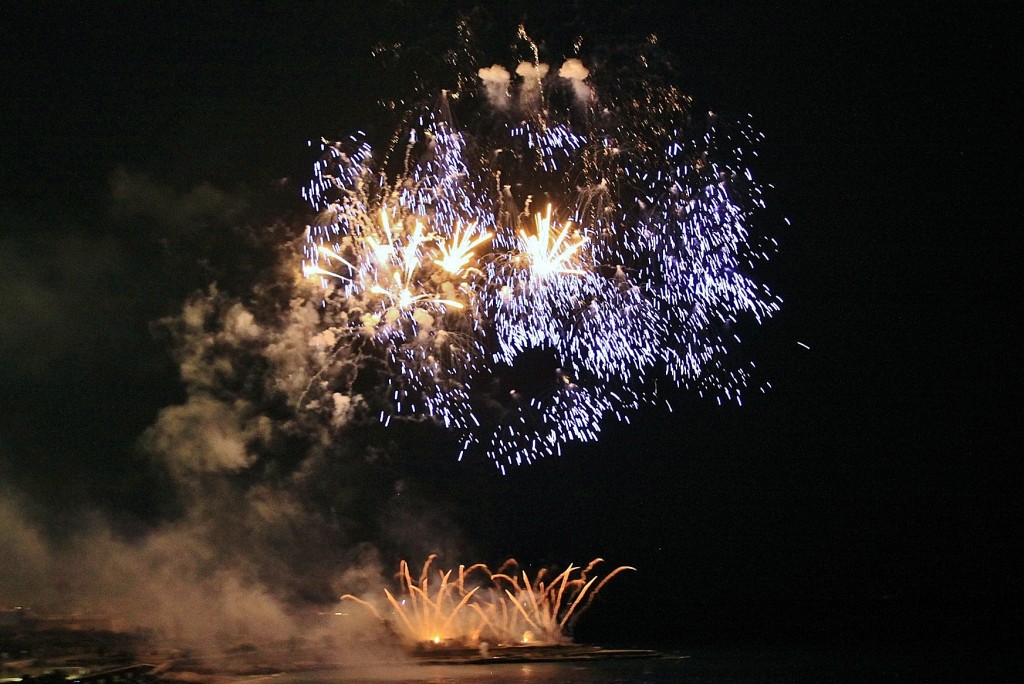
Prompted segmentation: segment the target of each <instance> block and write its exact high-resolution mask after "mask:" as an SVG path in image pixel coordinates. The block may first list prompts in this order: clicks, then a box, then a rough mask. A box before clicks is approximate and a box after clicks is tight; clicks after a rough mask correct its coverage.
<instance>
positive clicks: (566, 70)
mask: <svg viewBox="0 0 1024 684" xmlns="http://www.w3.org/2000/svg"><path fill="white" fill-rule="evenodd" d="M558 75H559V76H560V77H561V78H564V79H566V80H568V81H569V85H571V86H572V91H573V94H574V95H575V96H576V101H577V102H579V103H580V104H581V105H587V104H590V102H592V101H593V99H594V89H593V88H591V87H590V85H589V84H588V83H586V80H587V78H589V77H590V70H589V69H587V68H586V67H585V66H583V62H581V61H580V60H578V59H576V58H575V57H572V58H569V59H567V60H565V64H563V65H562V66H561V67H560V68H559V69H558Z"/></svg>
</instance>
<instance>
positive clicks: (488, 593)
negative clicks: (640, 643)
mask: <svg viewBox="0 0 1024 684" xmlns="http://www.w3.org/2000/svg"><path fill="white" fill-rule="evenodd" d="M435 558H436V556H430V558H428V559H427V561H426V562H425V563H424V564H423V569H422V570H421V572H420V574H419V576H418V578H416V579H414V578H413V575H412V573H411V571H410V569H409V564H408V563H406V562H405V561H402V562H401V564H400V567H399V571H398V582H399V590H398V592H397V593H394V594H393V593H391V592H390V591H388V590H387V589H385V590H384V595H385V597H386V599H387V604H386V605H381V603H380V602H375V601H372V600H369V599H366V598H360V597H357V596H353V595H351V594H346V595H344V596H342V597H341V598H342V600H349V601H354V602H356V603H358V604H360V605H362V606H364V607H365V608H366V609H367V610H369V611H370V612H372V613H373V614H374V615H375V616H376V617H377V618H378V619H380V620H381V621H382V622H384V623H385V624H386V625H387V626H388V627H389V629H390V630H391V631H393V632H394V633H395V634H397V635H398V636H399V638H400V639H401V640H402V641H403V642H404V643H405V644H407V645H409V646H417V645H431V644H432V645H439V646H440V645H444V646H470V647H476V646H478V645H480V644H491V645H495V646H511V645H528V644H529V645H548V646H550V645H558V644H568V643H571V641H572V639H571V631H572V627H573V625H574V624H575V622H576V620H577V619H579V617H580V615H581V614H582V613H583V612H584V611H585V610H586V609H587V607H588V606H589V605H590V603H591V601H593V600H594V597H596V596H597V594H598V593H599V592H600V591H601V589H602V588H603V587H604V585H605V584H607V582H608V581H609V580H610V579H612V578H613V577H615V576H616V575H618V574H619V573H621V572H625V571H628V570H633V568H631V567H629V566H619V567H617V568H615V569H614V570H612V571H611V572H610V573H608V574H607V575H605V576H603V577H599V576H597V575H595V574H594V572H595V570H596V568H597V566H598V565H599V564H600V563H602V560H601V559H600V558H597V559H595V560H593V561H591V562H590V563H589V564H587V566H586V567H583V568H581V567H577V566H574V565H571V564H570V565H569V567H567V568H566V569H565V570H563V571H562V572H560V573H558V574H557V575H553V576H549V572H548V571H547V570H543V569H542V570H540V571H538V572H537V573H536V575H534V577H533V578H532V579H531V578H530V576H529V574H528V573H527V572H526V571H525V570H520V569H519V567H518V563H516V561H515V560H512V559H509V560H507V561H505V563H503V564H502V565H501V567H499V568H498V570H497V571H496V572H492V571H491V570H490V568H488V567H487V566H486V565H484V564H483V563H477V564H476V565H471V566H469V567H468V568H467V567H466V566H464V565H460V566H459V567H458V569H457V570H455V569H448V570H441V569H436V568H434V567H433V562H434V560H435Z"/></svg>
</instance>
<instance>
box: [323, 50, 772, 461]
mask: <svg viewBox="0 0 1024 684" xmlns="http://www.w3.org/2000/svg"><path fill="white" fill-rule="evenodd" d="M519 37H520V39H521V40H526V41H528V40H529V39H528V37H527V36H526V34H525V32H524V31H522V30H521V31H520V36H519ZM530 45H531V46H532V48H533V50H532V52H533V54H534V55H535V59H534V60H533V62H524V63H521V64H519V65H518V66H517V67H516V68H514V69H512V70H509V69H506V68H505V67H502V66H498V65H495V66H493V67H489V68H486V69H480V70H479V71H477V72H475V73H466V74H458V76H459V78H458V83H460V84H463V85H462V86H460V87H459V89H456V90H449V91H445V92H444V93H443V94H442V96H441V97H440V98H437V97H436V95H434V96H433V97H430V98H429V103H426V100H425V101H424V102H425V103H424V104H422V105H419V106H415V107H414V108H413V109H412V110H411V111H409V112H408V114H409V115H408V117H407V118H406V119H405V121H407V122H413V123H411V124H409V123H407V124H404V127H403V128H402V129H400V130H399V131H398V133H397V134H396V136H395V138H394V140H395V141H396V142H395V143H394V144H393V147H392V150H391V151H390V152H389V153H387V154H384V155H383V157H382V158H381V157H378V158H377V159H374V156H373V153H372V150H371V148H370V146H369V144H367V143H366V142H364V141H362V140H361V139H359V138H351V139H349V140H348V141H344V142H339V143H327V142H325V143H324V145H323V147H322V149H323V153H324V154H323V157H322V158H321V160H320V161H319V162H318V163H317V164H316V166H315V167H314V178H313V180H312V181H311V183H310V185H309V187H308V188H307V189H306V191H305V193H304V194H305V196H306V198H307V199H308V200H309V201H310V202H311V203H312V205H313V206H314V208H315V209H316V210H317V211H318V212H319V213H318V216H317V220H316V221H315V222H314V223H313V225H311V226H309V229H308V234H307V245H306V249H305V263H304V266H303V272H304V274H305V275H306V276H308V277H315V278H320V279H321V282H322V284H323V286H324V288H325V289H324V307H323V311H322V316H323V320H324V325H325V327H326V328H327V330H328V331H329V332H330V335H331V339H334V340H336V344H337V348H338V349H342V348H345V347H346V346H348V347H358V349H359V350H360V352H359V353H360V354H363V355H366V356H367V357H372V358H374V359H376V360H377V362H376V365H375V366H374V369H375V371H374V372H377V373H383V374H384V375H385V376H386V379H387V384H388V394H387V396H386V398H385V399H384V401H382V402H381V403H382V404H383V405H382V407H381V413H380V416H381V420H382V421H383V422H384V423H388V422H389V421H390V420H391V418H392V416H411V417H415V418H424V417H425V418H430V419H433V420H436V421H438V422H440V423H441V424H443V425H444V426H446V427H447V428H448V429H450V430H452V431H454V432H455V433H457V435H458V436H459V438H460V441H461V442H462V444H463V449H464V450H466V449H470V448H472V449H477V448H479V449H480V450H482V451H483V452H484V453H485V454H487V455H488V456H489V457H490V458H492V459H493V460H494V461H495V463H496V464H497V465H498V467H499V468H500V469H502V470H503V471H504V470H505V468H506V466H508V465H511V464H519V463H524V462H530V461H532V460H533V459H535V458H537V457H539V456H543V455H545V454H556V453H559V451H560V450H561V447H562V445H563V444H565V443H567V442H588V441H593V440H596V439H597V438H598V436H599V433H600V431H601V424H602V421H603V420H604V419H606V418H614V419H616V420H621V421H628V420H629V419H630V416H631V415H632V414H633V413H634V412H635V411H636V410H637V409H638V408H639V407H640V406H642V405H644V404H649V403H651V402H653V401H655V400H656V399H657V396H658V395H657V384H656V383H657V379H658V378H659V377H662V378H663V377H666V376H667V377H668V378H669V379H670V380H671V381H672V382H674V383H676V384H678V385H680V386H684V387H687V388H691V389H693V390H695V391H697V392H698V393H700V394H701V395H704V394H706V393H711V394H713V395H715V396H716V397H717V398H718V400H719V401H722V400H732V401H735V402H741V401H742V391H743V389H744V387H745V386H746V384H747V382H748V377H749V373H748V370H747V369H746V368H744V367H742V366H738V367H737V366H734V365H733V364H732V363H731V357H730V355H729V353H728V352H729V350H730V349H731V348H732V347H733V346H734V345H735V344H736V343H738V342H739V337H738V335H737V333H736V327H735V324H736V323H738V322H739V321H741V319H747V320H752V321H754V322H757V323H760V322H762V321H763V320H764V319H766V318H767V317H769V316H771V315H772V314H773V313H774V312H775V311H777V310H778V308H779V305H780V300H779V299H778V298H777V297H775V296H774V295H773V294H772V293H771V292H770V290H769V289H768V288H767V287H766V286H764V285H762V284H760V283H758V282H756V281H755V280H754V279H753V278H752V277H751V275H750V274H751V273H752V272H753V270H754V269H755V268H756V266H757V265H758V263H759V262H762V261H764V260H765V259H767V258H768V252H769V251H770V250H771V244H772V243H770V241H769V244H767V245H766V246H761V245H759V244H758V242H757V241H756V240H754V239H752V237H751V233H752V225H753V219H754V217H755V215H756V212H757V211H758V210H759V209H760V208H761V207H763V204H764V202H763V200H762V197H761V195H762V192H761V187H760V186H759V185H758V184H757V183H756V182H755V181H754V177H753V174H752V173H751V172H750V170H749V168H748V167H747V165H746V163H745V162H746V159H747V158H748V157H749V156H750V155H751V154H756V153H755V152H751V150H752V148H753V147H754V146H755V145H756V143H757V141H758V139H759V138H760V135H759V134H757V133H756V132H754V131H753V130H752V129H751V128H750V127H749V126H745V127H744V126H738V127H730V126H725V125H722V124H720V122H719V121H718V119H717V118H716V117H715V116H714V115H709V116H708V117H707V118H704V119H698V118H697V117H695V116H693V114H692V112H691V111H690V100H689V98H687V97H685V96H682V95H680V94H679V92H678V91H677V90H676V89H675V88H673V87H671V86H664V85H661V84H660V83H659V82H658V79H657V78H656V77H654V76H652V71H651V67H650V63H651V62H650V60H649V59H648V56H647V55H646V54H644V53H643V52H642V53H641V54H639V55H637V56H636V59H635V61H629V60H626V61H623V62H622V63H618V64H606V65H605V66H604V67H603V68H602V69H589V68H587V67H585V66H584V64H583V61H582V60H581V59H580V58H579V57H578V56H575V57H571V58H569V59H568V60H566V61H565V63H564V64H563V65H562V67H561V68H560V69H549V67H548V65H546V64H543V63H541V62H540V60H539V58H536V55H537V54H538V51H537V48H536V46H535V45H533V44H532V43H530ZM648 47H652V46H648ZM645 49H646V48H645ZM652 49H653V47H652ZM473 61H474V60H467V62H466V63H472V62H473ZM452 63H453V64H461V63H462V62H461V61H460V60H452ZM513 74H514V75H513ZM406 106H407V105H406ZM456 122H458V123H456ZM400 140H405V141H406V144H405V146H404V148H403V147H402V145H401V144H400V143H399V142H397V141H400ZM385 169H387V171H385ZM394 169H399V170H398V171H394ZM534 198H541V201H543V203H544V207H545V209H544V211H542V212H534V211H533V210H532V209H531V204H532V203H533V201H534ZM321 339H322V338H321ZM537 355H541V356H542V357H543V362H542V363H541V365H540V368H539V369H538V368H536V367H534V366H532V365H531V364H533V363H534V360H535V358H536V356H537ZM524 377H527V378H530V382H524V381H523V378H524ZM527 385H529V386H527Z"/></svg>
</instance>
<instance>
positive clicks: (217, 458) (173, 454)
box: [144, 394, 269, 479]
mask: <svg viewBox="0 0 1024 684" xmlns="http://www.w3.org/2000/svg"><path fill="white" fill-rule="evenodd" d="M249 411H251V409H250V408H249V407H248V406H246V405H245V404H244V403H243V402H238V403H237V404H236V405H234V406H230V405H226V404H225V403H223V402H221V401H218V400H216V399H214V398H212V397H210V396H208V395H204V394H196V395H192V396H190V397H189V398H188V400H187V401H186V402H185V404H183V405H181V406H169V407H167V408H165V409H163V410H161V411H160V413H159V415H158V416H157V419H156V423H155V424H154V425H153V426H152V427H150V428H149V429H148V430H147V431H146V434H145V436H144V440H145V441H146V443H147V446H148V448H149V449H150V450H152V451H153V452H155V453H159V454H160V455H161V456H162V457H163V458H164V459H165V462H166V463H167V464H168V465H169V466H170V468H171V471H172V472H173V473H175V474H176V475H177V476H178V477H179V478H180V479H187V477H188V476H189V475H190V474H192V473H202V472H219V471H235V472H237V471H239V470H243V469H245V468H247V467H248V466H250V465H252V463H253V461H254V460H255V455H254V454H253V453H251V452H250V451H249V449H248V447H247V443H248V442H249V441H251V440H253V439H254V438H256V437H263V438H264V439H265V438H266V437H267V436H268V435H267V434H266V433H267V432H268V430H269V426H268V423H267V419H266V418H265V417H262V416H251V417H246V416H245V414H246V413H248V412H249Z"/></svg>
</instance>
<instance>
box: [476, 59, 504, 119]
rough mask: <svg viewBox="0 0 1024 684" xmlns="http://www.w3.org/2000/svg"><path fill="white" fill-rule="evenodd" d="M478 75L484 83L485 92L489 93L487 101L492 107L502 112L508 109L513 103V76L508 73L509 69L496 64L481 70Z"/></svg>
mask: <svg viewBox="0 0 1024 684" xmlns="http://www.w3.org/2000/svg"><path fill="white" fill-rule="evenodd" d="M477 74H478V75H479V76H480V80H481V81H483V85H484V92H486V93H487V101H488V102H490V103H491V106H492V107H494V108H495V109H498V110H501V111H504V110H506V109H508V106H509V102H510V101H511V100H510V97H509V84H510V82H511V81H512V75H511V74H509V73H508V69H506V68H505V67H503V66H501V65H500V64H495V65H493V66H489V67H484V68H482V69H480V71H478V72H477Z"/></svg>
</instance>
